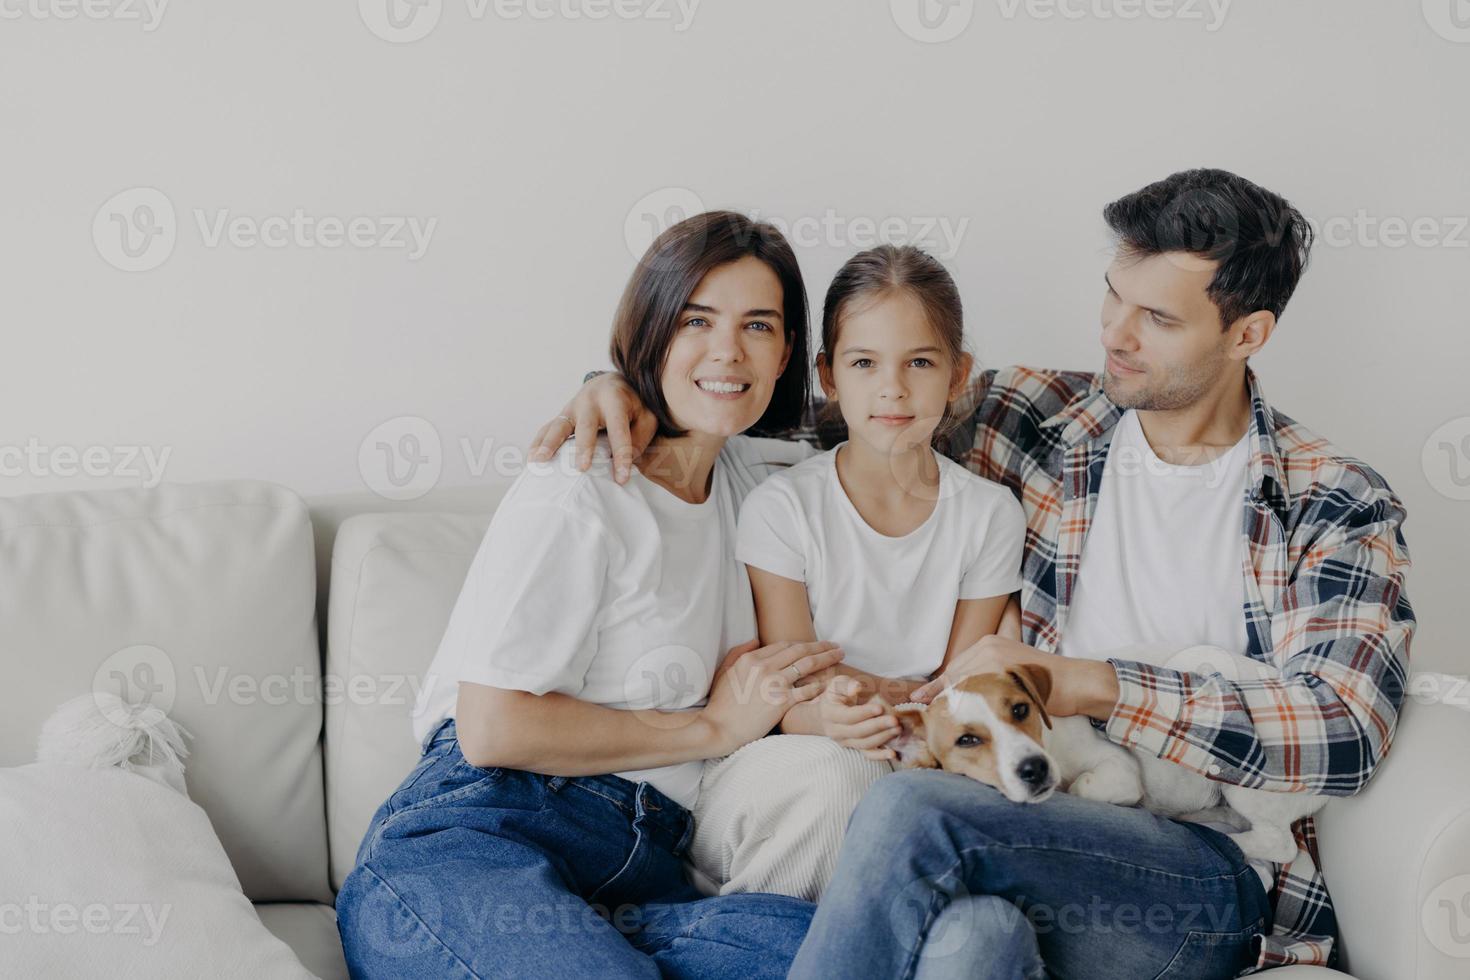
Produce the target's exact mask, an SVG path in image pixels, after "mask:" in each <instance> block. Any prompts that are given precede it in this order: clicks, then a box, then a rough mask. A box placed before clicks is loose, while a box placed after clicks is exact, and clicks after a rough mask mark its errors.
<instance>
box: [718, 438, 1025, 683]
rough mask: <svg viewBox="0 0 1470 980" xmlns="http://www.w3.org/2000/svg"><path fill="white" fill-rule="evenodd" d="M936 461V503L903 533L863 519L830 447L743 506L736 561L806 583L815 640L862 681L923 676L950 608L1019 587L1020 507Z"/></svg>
mask: <svg viewBox="0 0 1470 980" xmlns="http://www.w3.org/2000/svg"><path fill="white" fill-rule="evenodd" d="M837 448H838V449H840V448H841V446H839V447H837ZM934 458H935V460H936V462H938V464H939V499H938V500H937V501H936V503H935V506H934V511H933V513H931V514H930V515H929V518H928V520H926V521H925V522H924V523H923V524H921V525H920V526H919V527H918V528H916V529H915V530H913V531H911V532H909V533H908V534H905V535H903V536H902V537H890V536H888V535H884V534H880V533H879V532H877V531H875V530H873V528H872V527H871V526H870V525H869V524H868V523H867V522H866V521H865V520H863V517H862V515H861V514H859V513H858V511H857V508H856V507H854V506H853V503H852V501H851V500H850V499H849V498H848V496H847V491H846V490H844V489H843V488H842V482H841V480H839V479H838V476H837V449H832V450H829V451H828V452H825V453H822V454H821V455H819V456H815V457H813V458H812V459H809V460H807V461H806V462H804V463H802V464H801V465H799V466H794V467H792V468H791V469H789V470H787V471H786V472H784V473H778V474H776V475H775V476H773V477H772V478H771V479H769V480H767V481H766V482H765V483H763V484H762V485H761V486H760V487H758V488H757V489H756V490H755V491H753V492H752V493H751V494H750V496H749V497H747V498H746V500H745V506H744V507H743V508H742V509H741V511H740V533H739V543H738V544H737V545H736V549H735V553H736V556H737V557H738V558H739V559H740V560H741V561H742V562H745V563H746V564H748V565H753V566H755V567H756V568H760V569H763V570H765V571H768V572H773V573H774V574H776V575H780V576H782V577H783V578H789V579H794V580H796V581H798V582H804V583H806V591H807V600H808V602H809V604H810V606H811V613H812V624H813V625H814V626H815V627H816V633H817V637H818V638H819V639H822V640H830V641H832V642H835V643H838V644H840V645H841V647H842V650H843V653H844V657H843V663H845V664H847V665H848V666H851V667H856V668H858V669H859V670H864V671H867V672H868V673H870V674H877V675H880V676H883V677H906V678H922V677H927V676H928V675H930V674H931V673H933V672H934V671H935V670H937V669H938V668H939V666H940V664H941V663H942V662H943V660H944V651H945V649H946V648H947V647H948V646H949V634H950V628H951V627H952V626H953V624H954V614H955V604H956V603H958V602H959V601H960V600H961V599H982V598H987V597H990V596H998V595H1008V594H1009V593H1011V592H1014V591H1016V590H1017V589H1019V588H1020V587H1021V554H1022V549H1023V548H1024V546H1025V541H1026V517H1025V514H1024V512H1023V511H1022V510H1021V504H1020V503H1019V502H1018V501H1017V500H1016V498H1015V497H1014V496H1013V495H1012V494H1011V492H1010V491H1009V490H1007V489H1006V488H1005V487H1003V486H1001V485H1000V484H998V483H992V482H991V481H989V480H986V479H983V478H981V477H979V476H976V475H975V474H974V473H971V472H970V471H969V470H967V469H965V468H964V467H963V466H960V465H959V464H958V463H955V462H953V461H952V460H950V459H948V458H946V457H945V456H943V455H941V454H939V453H935V454H934Z"/></svg>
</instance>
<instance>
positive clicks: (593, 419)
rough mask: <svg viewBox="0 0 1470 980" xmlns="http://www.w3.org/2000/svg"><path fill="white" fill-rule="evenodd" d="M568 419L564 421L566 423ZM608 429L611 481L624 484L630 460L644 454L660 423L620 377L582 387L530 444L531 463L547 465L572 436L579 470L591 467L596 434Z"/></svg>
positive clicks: (603, 377)
mask: <svg viewBox="0 0 1470 980" xmlns="http://www.w3.org/2000/svg"><path fill="white" fill-rule="evenodd" d="M569 419H570V420H571V421H568V420H569ZM604 429H606V430H607V441H608V443H609V444H610V445H611V448H612V456H613V479H615V480H616V481H617V482H618V483H627V482H628V477H630V476H631V475H632V473H633V460H635V459H637V458H638V457H639V456H642V455H643V451H644V450H645V449H647V448H648V444H649V443H650V442H652V441H653V436H654V433H656V432H657V431H658V419H656V418H654V415H653V413H652V412H650V411H649V410H648V409H647V408H645V407H644V405H643V403H642V402H641V401H639V400H638V395H637V394H636V393H634V391H633V387H632V386H631V385H629V384H628V382H627V381H625V380H623V376H622V375H621V374H616V373H612V374H600V375H598V376H597V377H595V378H593V379H592V380H591V381H588V382H587V383H586V384H584V385H582V390H581V391H579V392H577V396H576V397H575V398H573V399H572V400H571V401H570V402H568V403H567V406H566V407H565V408H563V409H562V410H561V414H560V415H558V416H557V417H556V418H554V419H552V420H551V421H550V422H547V423H546V424H545V425H543V426H542V427H541V428H540V429H538V430H537V432H536V438H534V439H532V440H531V462H533V463H540V462H545V461H546V460H548V459H550V458H551V457H552V456H554V455H555V454H556V451H557V450H558V449H560V448H561V447H562V444H563V443H565V442H566V441H567V437H568V436H570V435H572V434H573V433H575V435H576V437H577V469H579V470H586V469H587V468H588V467H589V466H591V465H592V451H593V450H594V449H595V448H597V433H598V432H600V431H602V430H604Z"/></svg>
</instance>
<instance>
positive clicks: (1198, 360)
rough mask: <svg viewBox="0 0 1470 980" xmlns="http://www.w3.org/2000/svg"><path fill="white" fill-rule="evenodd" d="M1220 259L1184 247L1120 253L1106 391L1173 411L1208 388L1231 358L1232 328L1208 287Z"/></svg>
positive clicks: (1106, 316) (1108, 318)
mask: <svg viewBox="0 0 1470 980" xmlns="http://www.w3.org/2000/svg"><path fill="white" fill-rule="evenodd" d="M1217 264H1218V263H1216V262H1214V261H1212V260H1209V259H1201V258H1199V257H1198V256H1195V255H1191V254H1189V253H1186V252H1166V253H1164V254H1162V255H1149V256H1145V257H1142V258H1134V257H1129V256H1119V257H1118V258H1115V259H1114V260H1113V263H1112V265H1110V266H1108V270H1107V273H1106V279H1107V283H1108V288H1107V292H1106V294H1105V295H1104V296H1103V304H1102V344H1103V350H1104V351H1106V352H1107V361H1106V364H1105V366H1104V368H1103V391H1104V392H1105V393H1106V394H1107V396H1108V398H1110V399H1112V401H1113V403H1114V404H1116V405H1118V406H1119V407H1121V408H1137V409H1143V410H1145V411H1156V412H1159V411H1173V410H1177V409H1181V408H1187V407H1188V406H1190V405H1193V404H1194V403H1195V402H1197V401H1198V400H1199V399H1200V398H1201V397H1203V396H1204V394H1205V393H1206V392H1207V391H1209V390H1210V389H1211V388H1212V387H1213V386H1214V385H1215V384H1216V383H1218V382H1219V380H1220V377H1221V375H1222V374H1224V372H1225V371H1226V369H1227V368H1228V367H1229V366H1230V365H1231V364H1232V363H1233V361H1232V359H1231V358H1230V357H1229V356H1228V354H1227V351H1228V350H1229V347H1230V343H1231V340H1232V338H1233V332H1232V331H1230V330H1224V329H1222V328H1221V325H1220V310H1219V308H1218V307H1216V306H1215V304H1214V302H1213V301H1212V300H1211V299H1210V297H1209V296H1208V295H1206V293H1205V289H1206V287H1208V286H1209V284H1210V280H1211V279H1212V278H1213V277H1214V275H1215V268H1216V266H1217Z"/></svg>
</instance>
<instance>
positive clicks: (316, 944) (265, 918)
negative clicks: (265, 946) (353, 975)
mask: <svg viewBox="0 0 1470 980" xmlns="http://www.w3.org/2000/svg"><path fill="white" fill-rule="evenodd" d="M255 912H256V914H257V915H259V916H260V921H261V923H262V924H263V925H264V926H265V927H266V928H267V929H269V930H270V931H271V934H272V935H274V936H275V937H276V938H277V939H279V940H281V942H283V943H285V944H286V945H287V946H290V947H291V952H293V953H295V954H296V958H297V959H299V960H300V961H301V964H302V965H303V966H305V967H306V968H307V969H308V970H310V971H311V972H312V973H313V974H315V975H316V976H317V977H318V978H319V980H348V977H347V957H346V956H344V955H343V953H342V937H341V936H339V935H338V934H337V913H336V911H335V910H334V909H333V908H332V906H330V905H323V904H321V903H320V902H271V903H269V904H262V905H257V906H255Z"/></svg>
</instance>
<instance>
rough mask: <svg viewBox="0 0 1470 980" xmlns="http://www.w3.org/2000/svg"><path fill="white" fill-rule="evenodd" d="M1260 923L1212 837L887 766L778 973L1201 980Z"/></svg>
mask: <svg viewBox="0 0 1470 980" xmlns="http://www.w3.org/2000/svg"><path fill="white" fill-rule="evenodd" d="M1270 916H1271V909H1270V904H1269V902H1268V899H1267V895H1266V892H1265V889H1264V888H1263V887H1262V886H1261V879H1260V877H1259V876H1257V874H1256V872H1255V871H1254V870H1252V868H1251V867H1250V865H1249V864H1248V863H1247V862H1246V861H1245V858H1244V856H1243V855H1242V854H1241V852H1240V848H1238V847H1236V846H1235V844H1234V842H1232V841H1231V840H1230V839H1229V838H1228V837H1226V836H1225V835H1224V834H1221V833H1219V832H1218V831H1214V830H1211V829H1209V828H1207V827H1200V826H1197V825H1194V824H1185V823H1179V822H1176V821H1172V820H1167V819H1164V818H1162V817H1157V816H1154V815H1153V814H1150V813H1148V812H1146V811H1144V810H1139V809H1134V808H1127V807H1118V806H1111V805H1108V804H1104V803H1096V802H1093V801H1091V800H1084V799H1081V798H1078V797H1073V796H1068V795H1066V794H1061V793H1058V794H1054V795H1053V796H1052V797H1050V798H1049V799H1047V800H1046V801H1045V802H1043V803H1039V804H1018V803H1012V802H1010V801H1009V800H1007V799H1006V798H1005V797H1003V796H1002V795H1001V794H1000V793H999V792H998V791H996V790H994V789H992V788H991V787H989V786H985V785H983V784H981V783H978V782H975V781H974V780H972V779H969V778H967V777H964V776H959V775H955V774H952V773H945V772H935V771H929V770H914V771H905V772H897V773H894V774H892V775H890V776H884V777H883V778H882V779H880V780H878V781H877V782H876V783H874V784H873V788H872V789H870V790H869V791H868V794H867V796H865V797H864V798H863V801H862V802H861V803H860V804H859V805H858V808H857V811H856V812H855V813H854V814H853V817H852V821H851V823H850V824H849V825H848V830H847V838H846V840H845V841H844V842H843V845H842V856H841V858H840V859H839V861H838V866H837V872H836V874H835V875H834V876H833V879H832V882H831V884H830V885H828V887H827V891H826V893H825V894H824V895H823V896H822V902H821V905H820V906H819V907H818V909H817V914H816V916H815V917H814V918H813V920H812V924H811V930H810V932H809V933H808V934H807V938H806V940H805V942H804V943H803V944H802V946H801V951H800V952H799V953H798V954H797V957H796V962H795V963H794V964H793V966H792V970H791V977H792V978H793V980H798V978H799V980H805V978H823V980H848V978H853V980H856V978H868V977H894V978H905V980H906V978H909V977H915V976H917V977H919V978H921V980H939V978H945V977H965V978H968V980H1002V978H1004V980H1019V978H1025V980H1035V978H1044V977H1052V978H1056V980H1113V978H1117V980H1157V978H1188V980H1214V978H1226V977H1233V976H1236V975H1238V974H1239V973H1240V972H1241V971H1243V970H1247V969H1249V968H1250V967H1252V966H1254V965H1255V962H1256V955H1257V949H1258V937H1259V936H1260V935H1261V934H1262V933H1263V932H1265V931H1266V930H1268V929H1269V927H1270ZM1043 961H1044V965H1043Z"/></svg>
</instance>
